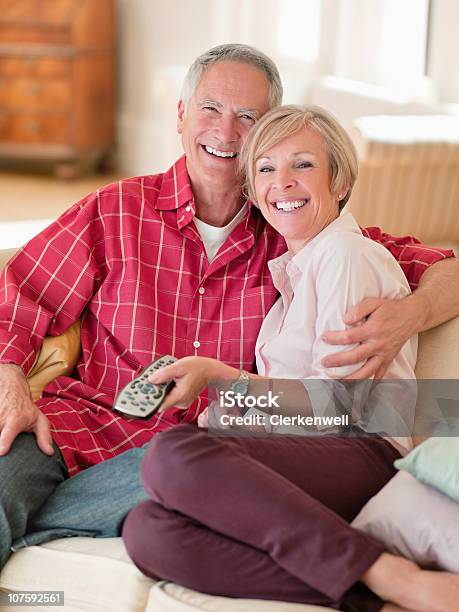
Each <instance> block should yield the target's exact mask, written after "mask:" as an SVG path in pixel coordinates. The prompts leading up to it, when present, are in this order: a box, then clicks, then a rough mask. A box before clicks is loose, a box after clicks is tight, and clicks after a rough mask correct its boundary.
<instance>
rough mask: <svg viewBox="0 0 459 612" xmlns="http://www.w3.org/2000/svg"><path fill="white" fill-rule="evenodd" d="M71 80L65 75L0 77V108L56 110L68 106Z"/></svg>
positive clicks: (70, 95) (70, 96)
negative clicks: (51, 76) (56, 76)
mask: <svg viewBox="0 0 459 612" xmlns="http://www.w3.org/2000/svg"><path fill="white" fill-rule="evenodd" d="M71 99H72V93H71V81H70V79H68V78H66V77H62V78H55V79H47V80H46V81H45V80H43V79H35V78H28V77H24V78H14V79H7V78H3V77H0V109H4V110H12V111H18V110H32V111H34V110H35V111H42V110H56V111H63V110H67V109H68V108H69V107H70V102H71Z"/></svg>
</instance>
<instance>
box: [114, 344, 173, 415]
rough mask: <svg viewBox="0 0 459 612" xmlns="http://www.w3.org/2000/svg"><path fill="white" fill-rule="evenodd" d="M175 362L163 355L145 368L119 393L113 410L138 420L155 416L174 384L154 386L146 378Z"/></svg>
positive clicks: (171, 381)
mask: <svg viewBox="0 0 459 612" xmlns="http://www.w3.org/2000/svg"><path fill="white" fill-rule="evenodd" d="M175 361H177V359H176V358H175V357H171V356H170V355H164V357H160V358H159V359H157V360H156V361H154V362H153V363H151V364H150V365H149V366H148V367H146V368H145V370H144V371H143V372H142V373H141V374H140V375H139V376H137V377H136V378H134V380H132V381H131V382H130V383H129V384H127V385H126V386H125V387H124V388H123V389H122V390H121V391H120V393H119V394H118V397H117V398H116V400H115V404H114V406H113V408H114V410H116V411H117V412H122V413H123V414H127V415H128V416H132V417H137V418H139V419H148V418H149V417H151V416H153V415H154V414H156V412H158V410H159V407H160V406H161V404H162V402H163V400H164V398H165V397H166V395H167V394H168V392H169V391H170V390H171V389H172V387H173V386H174V385H175V383H174V381H173V380H170V381H168V382H165V383H161V384H159V385H154V384H153V383H151V382H150V381H149V380H148V377H149V376H150V374H153V373H154V372H155V371H156V370H159V368H164V367H166V366H168V365H171V363H174V362H175Z"/></svg>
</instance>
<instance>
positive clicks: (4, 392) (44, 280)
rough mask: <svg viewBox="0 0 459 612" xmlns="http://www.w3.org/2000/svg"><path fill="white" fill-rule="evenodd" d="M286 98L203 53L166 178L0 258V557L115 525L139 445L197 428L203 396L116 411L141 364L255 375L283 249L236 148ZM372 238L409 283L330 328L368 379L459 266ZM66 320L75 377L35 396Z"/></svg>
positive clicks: (236, 61) (95, 203) (251, 67)
mask: <svg viewBox="0 0 459 612" xmlns="http://www.w3.org/2000/svg"><path fill="white" fill-rule="evenodd" d="M281 97H282V86H281V83H280V79H279V75H278V72H277V69H276V68H275V66H274V64H273V63H272V62H271V61H270V60H269V59H268V58H267V57H266V56H264V55H263V54H261V53H260V52H258V51H256V50H254V49H252V48H250V47H246V46H244V45H222V46H220V47H216V48H215V49H212V50H210V51H209V52H207V53H205V54H203V55H202V56H201V57H200V58H198V59H197V60H196V61H195V63H194V64H193V65H192V67H191V68H190V71H189V73H188V75H187V77H186V79H185V84H184V89H183V92H182V97H181V99H180V101H179V104H178V131H179V133H180V134H181V136H182V143H183V148H184V151H185V156H184V157H183V158H181V159H180V160H179V161H178V162H177V163H176V164H175V165H174V166H173V167H172V168H171V169H170V170H169V171H168V172H166V173H165V174H159V175H152V176H145V177H137V178H133V179H127V180H125V181H120V182H119V183H116V184H113V185H109V186H107V187H104V188H102V189H100V190H98V191H97V192H96V193H93V194H90V195H89V196H88V197H86V198H84V199H83V200H82V201H80V202H78V203H77V204H75V205H74V206H73V207H72V208H70V209H69V210H68V211H67V212H66V213H64V214H63V215H62V216H61V217H60V218H59V219H58V220H57V221H56V222H55V223H54V224H52V225H51V226H50V227H49V228H47V229H46V230H44V231H43V232H42V233H41V234H40V235H39V236H37V237H36V238H34V239H33V240H32V241H31V242H30V243H29V244H28V245H26V246H25V247H24V249H22V251H21V252H20V253H19V254H18V255H17V256H16V257H15V258H13V260H11V261H10V262H9V264H8V266H7V267H6V269H5V272H4V275H3V289H2V294H1V298H2V300H1V306H0V322H1V327H0V342H1V344H0V362H1V364H0V428H1V434H0V454H1V455H2V456H1V457H0V478H1V482H2V489H1V493H0V497H1V503H2V508H3V510H2V512H0V543H1V548H0V567H1V566H2V565H3V564H4V563H5V562H6V560H7V558H8V555H9V553H10V547H11V545H12V542H13V541H15V546H21V545H23V544H24V542H27V543H39V542H42V541H44V540H45V539H48V538H49V537H58V536H60V535H64V534H67V535H68V534H69V533H73V534H92V535H105V536H108V535H117V534H118V533H119V527H120V523H121V521H122V520H123V517H124V516H125V514H126V512H127V511H128V510H129V508H131V507H132V506H134V505H136V504H137V503H138V502H139V501H140V500H141V499H143V498H144V493H143V491H142V487H141V485H140V482H139V478H138V467H139V462H140V459H141V457H142V454H143V449H142V448H141V447H142V446H144V445H145V444H147V443H148V441H149V440H150V439H151V438H152V436H153V435H154V433H156V432H157V431H161V430H164V429H167V428H169V427H171V426H173V425H175V424H177V423H179V422H181V421H183V420H185V421H194V420H195V419H196V417H197V415H198V413H199V412H200V411H201V410H202V408H203V407H204V405H205V404H204V402H203V400H202V399H201V400H199V401H198V402H197V403H196V404H195V405H193V406H192V407H191V408H190V409H188V411H187V412H186V413H185V414H184V413H183V412H182V411H180V410H178V409H171V410H169V411H168V412H167V413H166V414H165V415H164V416H163V417H162V418H159V417H154V418H152V419H150V420H147V421H139V420H137V419H129V418H125V417H123V416H120V415H117V414H116V413H114V412H113V411H112V405H113V400H114V397H115V396H116V394H117V392H118V391H119V390H120V389H121V388H122V387H123V386H124V385H125V384H126V383H127V382H128V381H130V380H132V378H133V377H134V376H135V375H136V374H138V373H139V372H140V371H141V370H142V369H143V368H144V367H145V366H146V365H147V364H148V363H150V362H151V361H152V360H153V359H156V358H158V357H159V356H161V355H162V354H166V353H169V354H173V355H175V356H176V357H183V356H185V355H193V354H194V355H203V356H209V357H216V358H218V359H221V360H223V361H225V362H227V363H228V364H230V365H232V366H234V367H237V368H238V369H246V370H250V369H252V368H253V359H254V344H255V340H256V337H257V334H258V330H259V327H260V324H261V321H262V320H263V317H264V316H265V314H266V312H267V311H268V310H269V308H270V306H271V305H272V304H273V302H274V300H275V297H276V292H275V289H274V287H273V285H272V283H271V279H270V274H269V270H268V268H267V265H266V264H267V261H268V260H270V259H272V258H274V257H276V256H278V255H279V254H280V253H281V252H283V251H284V250H285V243H284V242H283V239H281V238H280V236H278V235H277V234H276V233H275V231H274V230H273V229H272V228H271V227H270V226H267V225H266V224H265V222H264V221H263V219H262V217H261V215H260V214H259V211H258V210H257V209H256V207H253V206H252V205H251V204H250V203H247V202H246V201H245V198H244V197H243V195H242V193H241V185H240V182H239V179H238V176H237V153H238V152H239V150H240V148H241V145H242V143H243V141H244V139H245V137H246V136H247V134H248V132H249V130H250V128H251V126H252V125H253V124H254V122H255V121H256V120H257V119H258V118H259V117H261V116H262V115H263V114H264V113H265V112H266V111H267V110H268V109H269V108H270V107H272V106H274V105H277V104H279V103H280V102H281ZM367 235H369V236H371V237H373V238H375V239H377V240H379V241H381V242H382V243H383V244H386V246H387V247H388V248H389V249H390V250H391V252H392V253H393V254H394V255H395V256H397V257H398V259H399V261H400V263H401V264H402V266H403V267H404V270H405V272H406V273H407V276H408V278H409V280H410V282H411V284H412V286H413V287H416V286H417V285H418V283H419V288H418V289H417V290H416V291H415V292H414V294H413V295H412V296H410V297H409V298H406V299H405V300H400V301H399V302H391V301H380V300H378V301H374V300H373V301H372V300H367V301H366V302H365V303H364V304H362V305H360V306H358V307H357V308H356V309H354V311H353V312H351V313H349V320H348V321H347V322H348V323H357V322H360V321H361V320H363V319H365V318H366V317H367V316H369V319H368V321H367V322H366V323H364V324H363V325H361V326H356V327H355V328H354V327H351V328H350V329H348V330H345V331H339V332H335V333H334V334H333V333H332V332H330V337H329V339H330V341H331V342H332V343H340V344H344V345H345V344H350V343H354V342H360V343H361V344H360V346H359V347H357V348H356V349H354V350H353V351H351V352H347V351H342V352H340V353H339V354H338V355H336V356H334V357H332V356H331V357H330V358H329V359H330V362H329V364H328V365H333V363H331V362H334V364H335V365H342V364H343V363H356V362H359V361H365V360H367V363H366V366H365V367H364V368H363V369H362V370H361V371H360V374H359V375H360V376H362V377H366V376H370V375H372V374H375V373H376V374H380V373H381V371H383V370H384V368H385V366H386V365H387V363H389V362H390V360H391V359H392V357H393V356H394V355H395V354H396V353H397V352H398V350H399V348H400V347H401V345H402V344H403V343H404V342H405V340H406V339H407V338H408V337H409V336H410V335H412V334H413V333H415V332H417V331H422V330H423V329H427V328H429V327H432V326H434V325H437V324H438V323H440V322H442V321H444V320H446V319H448V318H451V317H452V316H454V315H456V314H458V313H459V310H458V307H457V306H458V304H459V290H458V289H457V288H456V289H454V287H455V286H456V287H458V286H459V283H457V280H456V283H453V282H452V280H453V279H454V278H455V279H457V277H458V275H459V268H458V264H457V262H456V261H454V260H449V261H440V260H444V259H446V258H448V257H450V256H451V255H452V253H451V252H450V251H440V250H438V249H435V250H433V249H428V248H427V247H422V246H420V245H419V244H417V243H416V242H415V241H413V240H412V239H409V238H405V239H400V240H395V239H393V238H392V237H390V236H387V235H385V234H383V233H382V232H380V231H379V230H377V229H372V230H367ZM435 262H438V263H435ZM433 263H435V265H434V266H433V267H432V268H431V269H430V268H429V269H428V270H427V271H425V270H426V268H427V267H428V266H429V264H433ZM424 271H425V272H424ZM423 272H424V273H423ZM421 275H422V278H421ZM439 295H441V296H442V297H443V299H441V300H440V299H438V297H439ZM78 318H81V320H82V328H81V342H82V349H83V353H82V357H81V359H80V361H79V364H78V367H77V370H76V372H75V374H74V377H73V378H68V377H61V378H59V379H58V380H56V381H55V382H53V383H52V384H51V385H49V386H48V387H47V389H46V392H45V394H44V397H43V398H42V399H41V400H39V401H38V402H37V405H35V404H33V402H32V401H31V399H30V394H29V392H28V387H27V383H26V380H25V377H24V374H26V373H27V371H28V370H29V368H30V367H31V365H32V363H33V360H34V356H35V354H36V352H37V350H38V348H39V346H40V344H41V342H42V339H43V337H44V336H45V335H46V334H51V335H56V334H60V333H62V332H63V331H64V330H65V329H66V328H68V327H69V325H70V324H71V323H73V321H75V320H76V319H78ZM50 429H51V431H50ZM51 433H52V436H51ZM34 434H35V435H34ZM53 441H54V446H53ZM37 444H38V446H37ZM109 459H110V461H107V460H109ZM91 466H93V467H91ZM88 467H89V468H90V469H87V470H85V471H82V470H83V469H84V468H88ZM80 471H82V472H81V474H78V475H77V476H76V477H75V478H71V479H67V477H68V475H71V476H73V475H74V474H77V472H80ZM60 483H62V484H60ZM58 484H60V486H59V489H58V491H57V492H56V493H55V494H54V495H52V496H51V494H52V493H53V491H54V490H55V488H56V486H57V485H58ZM50 496H51V497H50ZM48 498H49V499H48ZM46 500H48V501H46ZM45 502H46V503H45ZM44 503H45V505H44V506H43V504H44ZM40 508H41V512H40V514H38V511H39V510H40ZM26 531H28V532H29V533H31V535H28V536H27V538H26V539H25V540H24V538H23V536H24V534H25V533H26ZM51 531H52V534H51V533H50V532H51ZM44 532H46V533H44Z"/></svg>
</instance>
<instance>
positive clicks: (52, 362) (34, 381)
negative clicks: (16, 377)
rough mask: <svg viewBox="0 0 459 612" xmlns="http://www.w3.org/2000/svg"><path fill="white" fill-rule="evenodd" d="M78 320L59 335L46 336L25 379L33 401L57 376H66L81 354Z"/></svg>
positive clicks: (38, 397)
mask: <svg viewBox="0 0 459 612" xmlns="http://www.w3.org/2000/svg"><path fill="white" fill-rule="evenodd" d="M80 325H81V324H80V321H79V320H78V321H75V323H74V324H73V325H72V326H71V327H69V328H68V329H67V330H66V331H65V332H64V333H63V334H61V335H60V336H47V337H46V338H45V339H44V341H43V344H42V347H41V350H40V352H39V354H38V355H37V358H36V360H35V363H34V365H33V366H32V369H31V370H30V372H29V374H28V376H27V381H28V383H29V387H30V392H31V394H32V398H33V400H34V401H36V400H37V399H40V397H41V394H42V392H43V389H44V388H45V387H46V385H48V384H49V383H50V382H51V381H53V380H54V379H55V378H57V377H58V376H66V375H68V374H70V373H71V372H72V371H73V369H74V368H75V366H76V364H77V362H78V359H79V357H80V354H81V338H80Z"/></svg>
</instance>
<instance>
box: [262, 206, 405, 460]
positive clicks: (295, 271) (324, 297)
mask: <svg viewBox="0 0 459 612" xmlns="http://www.w3.org/2000/svg"><path fill="white" fill-rule="evenodd" d="M269 268H270V271H271V275H272V278H273V282H274V285H275V286H276V288H277V289H278V291H279V293H280V298H279V299H278V300H277V301H276V303H275V304H274V305H273V307H272V308H271V310H270V311H269V313H268V315H267V316H266V318H265V320H264V321H263V324H262V326H261V329H260V333H259V336H258V340H257V344H256V362H257V368H258V372H259V374H261V375H264V376H269V377H272V378H296V379H309V381H308V380H305V385H306V388H307V389H308V392H309V397H310V400H311V404H312V407H313V411H314V414H315V415H321V414H324V412H325V411H326V410H327V405H328V403H329V399H330V395H329V393H328V392H327V389H328V390H329V389H330V383H328V384H327V385H323V384H321V383H320V381H319V380H317V379H320V380H322V381H323V380H330V379H341V378H343V377H345V376H347V375H349V374H351V373H353V372H355V371H356V370H357V369H359V368H360V367H361V366H362V365H363V363H360V364H357V365H353V366H343V367H337V368H325V367H324V366H323V365H322V363H321V361H322V359H323V357H325V356H326V355H329V354H331V353H333V352H338V351H344V350H349V349H350V348H352V346H349V345H346V346H343V345H341V346H332V345H329V344H326V343H325V342H324V341H323V339H322V336H323V334H324V333H325V332H326V331H331V330H342V329H346V327H347V326H346V325H345V324H344V323H343V315H344V313H345V312H346V311H347V310H348V309H349V308H350V307H351V306H354V305H356V304H358V303H359V302H361V301H362V300H363V299H365V298H367V297H381V298H393V299H394V298H395V299H399V298H404V297H405V296H407V295H409V293H410V288H409V285H408V282H407V280H406V278H405V275H404V274H403V272H402V269H401V268H400V266H399V265H398V263H397V262H396V260H395V259H394V258H393V256H392V255H391V254H390V253H389V251H388V250H387V249H386V248H385V247H383V246H382V245H380V244H378V243H376V242H374V241H372V240H370V239H369V238H365V237H364V236H363V235H362V232H361V231H360V228H359V226H358V224H357V222H356V221H355V219H354V217H353V216H352V215H351V214H350V213H348V212H346V213H343V214H342V215H341V216H340V217H338V218H337V219H336V220H335V221H333V222H332V223H330V225H328V226H327V227H326V228H325V229H324V230H322V232H320V233H319V234H318V235H317V236H316V237H315V238H313V239H312V240H311V241H310V242H309V243H308V244H306V246H304V247H303V249H301V251H299V252H298V253H297V254H296V255H294V256H292V255H291V254H290V253H285V254H284V255H281V256H280V257H278V258H277V259H274V260H272V261H270V262H269ZM416 353H417V336H413V337H412V338H410V340H409V341H408V342H406V344H405V345H404V346H403V348H402V350H401V351H400V353H399V354H398V355H397V357H396V358H395V360H394V361H393V362H392V364H391V365H390V367H389V369H388V371H387V374H386V375H385V378H386V379H396V380H398V381H400V384H398V385H397V384H395V383H394V384H391V383H388V384H386V385H384V384H382V385H381V391H382V392H383V393H382V394H381V393H380V394H379V395H381V397H380V398H379V399H378V400H376V399H375V398H374V399H373V405H374V402H375V401H377V402H379V404H381V402H382V403H383V404H384V406H385V410H384V419H386V420H385V421H384V424H383V425H382V424H381V422H378V423H375V424H373V426H371V424H369V421H371V418H370V416H369V414H368V410H367V409H366V407H365V405H366V404H368V401H367V400H368V397H365V391H364V389H365V388H367V390H369V388H370V387H371V385H370V387H369V386H368V384H367V385H365V384H363V386H361V390H362V389H363V391H362V392H361V393H358V394H357V395H359V397H360V399H359V400H357V398H353V406H352V421H353V423H354V424H356V425H359V426H360V427H362V428H363V429H365V430H367V431H369V430H372V431H378V430H379V431H381V429H380V428H381V427H384V429H383V431H386V432H388V430H391V431H390V432H388V434H389V435H387V436H386V437H387V438H388V439H390V441H391V442H393V443H394V445H395V446H396V447H397V448H399V450H403V449H406V450H409V448H411V440H410V439H406V440H404V439H402V438H403V437H404V435H405V434H406V437H407V438H408V437H409V432H411V431H412V424H413V419H414V409H415V397H414V396H413V383H405V382H403V383H402V381H413V379H414V378H415V375H414V366H415V363H416ZM312 379H316V380H315V381H313V380H312ZM391 387H393V389H392V390H391ZM377 395H378V394H377V393H376V396H377ZM366 396H368V393H366ZM327 397H328V399H326V398H327ZM394 404H395V405H394ZM400 404H403V405H400ZM373 412H374V411H373ZM386 412H387V414H386ZM380 413H381V414H382V412H381V411H380ZM400 447H402V449H400Z"/></svg>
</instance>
